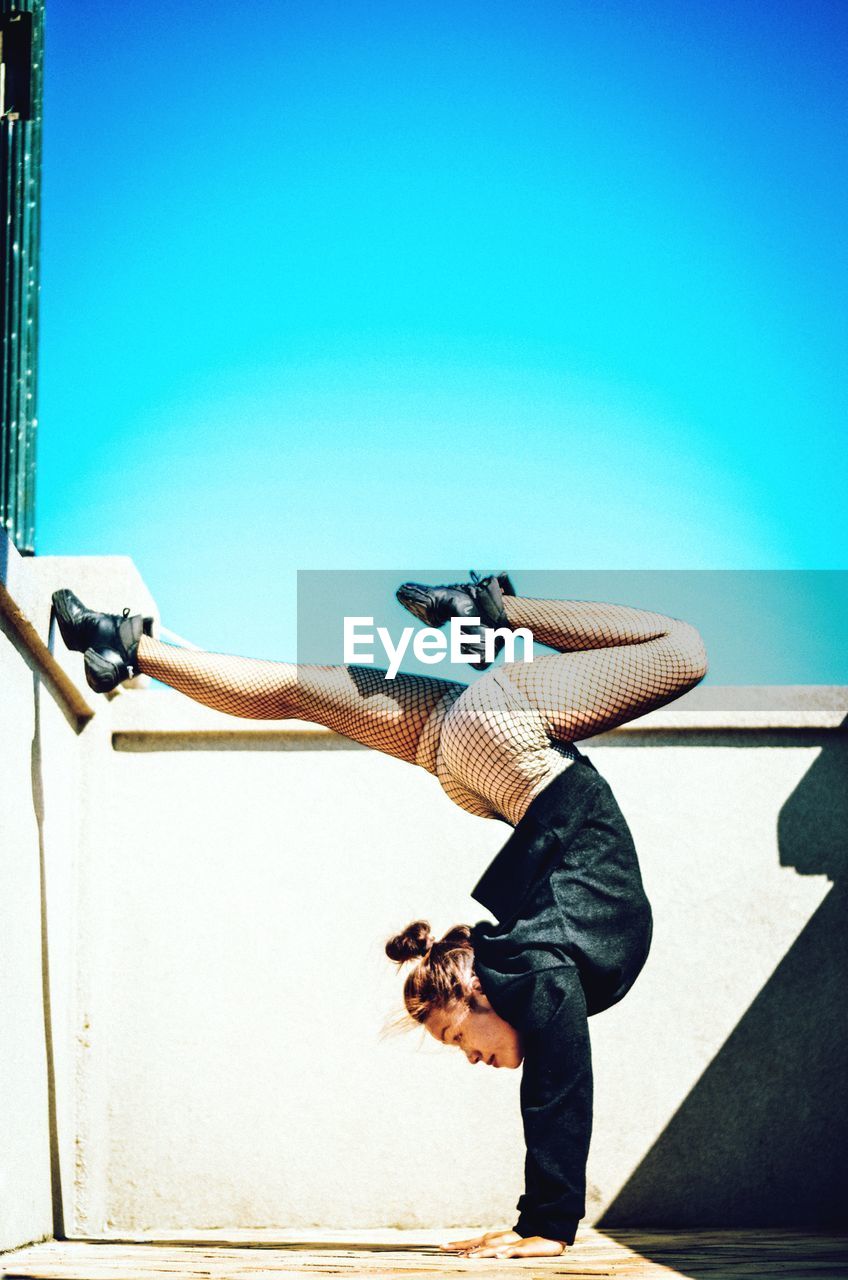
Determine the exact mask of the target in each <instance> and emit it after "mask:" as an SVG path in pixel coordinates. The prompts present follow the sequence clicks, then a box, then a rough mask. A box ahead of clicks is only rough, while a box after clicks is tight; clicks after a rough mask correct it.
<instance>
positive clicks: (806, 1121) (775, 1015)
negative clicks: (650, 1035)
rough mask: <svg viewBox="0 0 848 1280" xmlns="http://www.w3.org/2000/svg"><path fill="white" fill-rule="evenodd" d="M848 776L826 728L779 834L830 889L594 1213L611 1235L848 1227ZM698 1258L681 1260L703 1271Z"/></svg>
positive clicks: (793, 861) (847, 741)
mask: <svg viewBox="0 0 848 1280" xmlns="http://www.w3.org/2000/svg"><path fill="white" fill-rule="evenodd" d="M846 726H848V720H846V721H845V722H843V725H842V729H843V730H844V729H845V728H846ZM846 778H848V738H846V737H845V735H844V733H839V734H833V735H828V736H827V737H826V738H824V739H823V740H822V751H821V754H820V755H819V756H818V758H817V759H816V761H815V763H814V764H813V765H812V767H811V768H810V769H809V771H808V772H807V773H806V774H805V776H804V777H803V779H802V780H801V782H800V783H799V784H798V786H797V787H796V789H795V791H794V792H793V793H792V795H791V796H790V797H789V798H788V800H787V801H786V803H785V804H784V806H783V808H782V810H781V812H780V817H779V819H778V844H779V850H780V862H781V865H782V866H787V867H794V868H795V869H796V870H797V872H798V873H799V875H821V874H825V875H827V876H828V878H829V879H830V880H832V881H833V888H832V889H831V890H830V892H829V893H828V895H827V897H826V898H825V900H824V902H823V903H822V905H821V906H820V907H819V909H818V910H817V911H816V913H815V915H814V916H813V917H812V918H811V919H810V921H809V922H808V924H807V925H806V927H805V928H804V930H803V931H802V933H801V934H800V935H799V936H798V938H797V940H796V941H795V943H794V944H793V946H792V948H791V949H790V950H789V951H788V952H787V954H786V955H785V956H784V958H783V960H782V961H781V962H780V964H779V965H778V967H777V969H776V970H775V971H774V973H773V974H772V976H771V978H770V979H769V981H768V982H767V984H766V985H765V987H764V988H763V989H762V991H761V992H760V994H759V995H758V996H757V998H756V999H755V1000H754V1002H753V1003H752V1004H751V1006H750V1007H749V1008H748V1010H747V1011H746V1013H745V1014H744V1016H743V1018H742V1020H741V1021H740V1022H739V1024H738V1025H737V1026H736V1028H735V1029H734V1031H733V1032H732V1033H731V1035H730V1036H729V1037H728V1039H727V1040H726V1041H725V1043H724V1044H723V1045H722V1048H721V1049H720V1051H719V1053H718V1055H717V1056H716V1057H715V1058H714V1060H713V1061H712V1063H711V1064H710V1066H709V1067H708V1068H707V1070H706V1071H705V1072H704V1074H703V1075H702V1076H701V1078H700V1079H699V1080H698V1083H697V1084H696V1085H695V1087H694V1088H693V1090H692V1092H691V1093H690V1094H689V1096H688V1097H687V1098H686V1100H685V1101H684V1102H683V1104H682V1105H681V1107H680V1108H679V1110H678V1111H677V1112H676V1114H675V1115H674V1117H673V1118H672V1120H671V1121H670V1122H669V1124H668V1125H667V1127H666V1128H665V1130H664V1131H663V1132H662V1134H661V1135H660V1137H659V1138H658V1139H657V1141H656V1143H655V1144H654V1146H653V1147H652V1148H651V1150H650V1151H649V1152H648V1153H647V1155H646V1156H645V1158H644V1159H643V1160H642V1162H641V1164H640V1165H639V1167H638V1168H637V1169H636V1171H635V1172H634V1173H633V1175H632V1176H631V1177H630V1179H629V1180H628V1181H627V1183H626V1184H625V1185H624V1187H623V1188H622V1190H621V1191H620V1192H619V1194H618V1196H617V1197H616V1198H615V1200H614V1201H613V1203H612V1204H611V1205H610V1206H609V1208H608V1209H607V1211H606V1213H605V1214H604V1216H603V1218H602V1220H601V1221H600V1222H599V1223H598V1224H597V1225H598V1227H599V1229H600V1230H602V1231H604V1232H605V1233H606V1234H608V1235H610V1236H613V1237H615V1234H616V1232H615V1228H616V1227H626V1226H634V1225H639V1226H641V1227H643V1228H644V1226H645V1224H647V1223H650V1225H651V1226H652V1227H662V1226H674V1227H683V1226H696V1227H708V1226H716V1227H728V1228H729V1227H773V1226H778V1227H787V1228H789V1227H796V1228H805V1229H810V1228H815V1227H819V1228H831V1229H832V1228H842V1229H844V1228H845V1226H846V1224H847V1223H846V1220H848V1162H846V1160H845V1152H846V1150H848V1091H846V1089H845V1081H846V1079H848V1044H846V1041H848V1036H846V1031H848V999H846V993H848V912H846V905H847V904H846V898H848V892H846V890H848V885H846V880H848V787H846ZM740 1187H745V1188H746V1191H745V1194H744V1196H740V1195H739V1188H740ZM656 1205H663V1206H664V1211H663V1215H662V1219H661V1220H658V1219H657V1213H656V1208H655V1206H656ZM640 1252H645V1253H646V1254H648V1256H652V1255H650V1253H649V1251H647V1250H645V1249H643V1248H641V1246H640ZM664 1260H665V1261H666V1262H667V1261H668V1259H667V1258H664ZM702 1261H703V1262H704V1267H703V1268H701V1267H700V1266H699V1263H698V1262H695V1261H694V1260H693V1259H692V1257H691V1256H690V1257H689V1258H688V1259H687V1260H686V1264H685V1265H684V1266H683V1267H682V1268H681V1269H682V1270H683V1271H684V1273H685V1274H688V1275H691V1276H700V1275H702V1274H704V1275H705V1274H706V1272H707V1270H708V1269H710V1263H709V1261H708V1259H707V1258H706V1257H705V1258H704V1259H703V1260H702ZM712 1265H713V1266H714V1263H713V1264H712Z"/></svg>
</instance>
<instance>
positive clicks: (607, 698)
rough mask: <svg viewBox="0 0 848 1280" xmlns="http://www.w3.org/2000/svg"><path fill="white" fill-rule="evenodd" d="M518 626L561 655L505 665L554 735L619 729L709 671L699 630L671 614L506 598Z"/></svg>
mask: <svg viewBox="0 0 848 1280" xmlns="http://www.w3.org/2000/svg"><path fill="white" fill-rule="evenodd" d="M503 604H504V610H505V612H506V616H507V619H508V621H509V625H510V626H511V627H529V628H530V629H531V630H532V632H533V635H534V638H535V639H536V640H538V641H539V642H540V643H541V644H546V645H549V646H550V647H551V648H555V649H559V650H560V651H561V652H560V653H559V654H557V655H555V656H554V655H551V656H549V657H544V658H539V659H537V661H535V662H521V663H512V664H510V665H508V666H506V667H505V668H504V675H505V676H506V677H507V679H508V680H509V682H510V684H511V685H512V686H513V687H514V688H515V689H517V690H518V691H519V692H520V693H522V694H523V695H524V697H525V698H526V699H527V701H528V702H529V703H530V704H531V706H533V707H535V708H536V709H537V710H538V711H539V712H540V714H541V715H542V716H543V718H544V721H545V723H546V725H547V727H548V732H549V733H550V735H551V737H553V738H555V739H558V740H559V741H563V742H574V741H575V740H579V739H581V738H587V737H590V736H591V735H592V734H595V733H601V732H602V731H603V730H605V729H612V728H614V727H615V726H616V725H620V724H624V723H625V722H626V721H627V720H632V719H634V718H635V717H636V716H640V715H644V714H645V713H646V712H647V711H651V710H653V709H654V708H655V707H659V706H662V705H663V704H664V703H667V702H671V701H672V700H673V699H674V698H677V697H679V696H680V694H681V693H685V692H686V691H687V690H688V689H691V688H693V686H694V685H696V684H697V683H698V682H699V681H700V680H701V679H703V677H704V674H705V672H706V669H707V660H706V653H705V651H704V645H703V641H702V640H701V637H700V635H699V634H698V632H697V631H696V630H695V628H694V627H693V626H690V625H689V623H686V622H681V621H679V620H678V619H676V618H668V617H666V616H665V615H664V614H660V613H651V612H647V611H643V610H640V609H632V608H629V607H628V606H626V605H614V604H596V603H594V602H590V601H584V600H570V601H567V600H528V599H524V598H521V597H518V596H505V597H504V601H503Z"/></svg>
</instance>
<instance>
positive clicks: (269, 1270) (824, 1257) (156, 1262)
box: [0, 1228, 848, 1280]
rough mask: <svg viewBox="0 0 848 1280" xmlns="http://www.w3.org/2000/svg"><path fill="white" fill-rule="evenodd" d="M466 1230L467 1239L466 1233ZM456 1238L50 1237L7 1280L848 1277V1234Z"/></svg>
mask: <svg viewBox="0 0 848 1280" xmlns="http://www.w3.org/2000/svg"><path fill="white" fill-rule="evenodd" d="M461 1236H462V1233H460V1237H461ZM456 1238H457V1235H456V1232H448V1233H444V1232H438V1233H436V1232H432V1231H427V1232H418V1233H413V1232H379V1233H373V1232H372V1233H368V1232H346V1233H344V1234H340V1235H339V1236H338V1237H337V1238H335V1239H333V1240H326V1241H321V1242H320V1243H316V1241H315V1238H314V1236H313V1237H312V1238H311V1239H310V1238H309V1237H308V1236H306V1235H305V1234H302V1233H301V1234H296V1233H285V1234H278V1235H277V1236H276V1237H273V1236H270V1235H268V1234H262V1233H259V1234H255V1233H251V1235H250V1238H249V1239H246V1238H242V1237H241V1236H238V1237H237V1238H234V1237H233V1236H232V1235H228V1236H224V1235H217V1234H216V1235H214V1236H211V1237H210V1238H208V1239H203V1240H197V1239H178V1238H173V1237H170V1238H168V1239H152V1238H149V1237H146V1238H133V1239H132V1240H109V1241H82V1240H74V1241H63V1242H60V1241H49V1242H47V1243H44V1244H38V1245H31V1246H29V1247H28V1248H25V1249H18V1250H16V1251H14V1252H12V1253H7V1254H4V1255H0V1275H2V1276H4V1277H7V1280H167V1277H169V1276H186V1277H189V1278H190V1280H193V1278H195V1277H196V1278H197V1280H262V1278H265V1280H280V1278H281V1277H288V1276H292V1277H295V1276H297V1277H300V1280H303V1277H304V1276H307V1275H313V1276H322V1275H323V1276H366V1277H376V1276H382V1277H407V1276H433V1275H444V1276H465V1275H471V1274H474V1275H485V1276H486V1277H488V1278H490V1280H497V1278H498V1277H507V1276H518V1275H521V1276H525V1277H527V1280H530V1277H533V1276H537V1277H545V1280H547V1278H548V1277H551V1278H552V1277H555V1276H569V1277H571V1280H580V1277H584V1276H585V1277H594V1276H610V1277H614V1278H615V1280H660V1278H662V1280H674V1277H675V1276H682V1277H691V1278H692V1280H700V1277H704V1280H772V1277H774V1278H775V1280H776V1278H777V1277H779V1278H780V1280H818V1277H821V1278H822V1280H825V1277H826V1278H827V1280H832V1277H836V1276H840V1277H848V1236H834V1235H825V1234H821V1235H800V1234H798V1233H796V1232H782V1231H699V1232H673V1233H662V1234H660V1233H656V1234H652V1233H648V1232H644V1231H616V1232H615V1234H614V1236H613V1235H608V1234H604V1233H602V1232H600V1231H595V1230H592V1229H591V1228H585V1229H584V1230H582V1231H581V1233H580V1235H579V1236H578V1239H577V1241H576V1243H575V1244H574V1245H573V1246H572V1248H571V1249H569V1250H568V1252H567V1253H565V1254H564V1255H563V1256H562V1257H559V1258H526V1259H521V1260H513V1261H509V1262H500V1261H495V1260H491V1259H483V1258H479V1259H477V1258H474V1259H472V1258H457V1257H453V1256H450V1255H446V1254H443V1253H440V1252H439V1250H438V1243H439V1241H441V1240H444V1239H456Z"/></svg>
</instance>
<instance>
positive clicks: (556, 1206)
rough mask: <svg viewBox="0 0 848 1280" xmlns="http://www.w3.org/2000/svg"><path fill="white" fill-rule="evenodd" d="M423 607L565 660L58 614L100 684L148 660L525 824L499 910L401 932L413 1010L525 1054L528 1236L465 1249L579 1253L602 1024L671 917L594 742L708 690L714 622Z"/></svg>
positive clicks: (177, 682) (472, 1039) (551, 603)
mask: <svg viewBox="0 0 848 1280" xmlns="http://www.w3.org/2000/svg"><path fill="white" fill-rule="evenodd" d="M397 594H398V599H399V600H400V601H401V602H402V603H403V604H404V605H405V606H406V607H407V608H408V609H409V610H410V611H411V612H412V613H414V614H415V616H416V617H418V618H419V619H421V620H422V621H425V622H427V623H428V624H429V625H431V626H441V625H443V624H444V623H445V622H446V621H447V620H448V619H449V618H452V617H463V618H468V617H474V618H479V619H480V627H479V632H478V636H479V642H478V644H477V645H476V648H475V652H476V653H477V654H478V660H477V662H476V663H475V665H478V666H480V667H483V666H485V665H486V664H485V663H484V662H483V661H482V653H483V637H484V631H485V629H486V628H487V627H493V628H498V629H500V628H511V629H516V628H519V627H522V628H529V629H530V631H531V632H532V634H533V637H534V639H535V640H536V641H537V642H539V643H540V644H543V645H546V646H548V647H550V648H552V649H555V650H558V652H557V653H554V654H551V655H549V656H546V657H542V658H539V659H537V660H536V661H533V662H514V663H509V664H505V665H503V666H501V667H496V668H494V669H493V670H491V671H488V672H487V674H486V675H484V676H482V677H481V678H480V679H479V680H477V681H476V682H475V683H474V684H472V685H470V686H466V685H463V684H460V683H457V682H454V681H448V680H439V679H433V678H427V677H421V676H413V675H404V674H399V675H398V676H396V677H395V678H394V679H393V680H388V679H386V678H385V672H383V671H380V670H378V669H376V668H374V667H371V666H361V667H360V666H316V665H304V664H300V665H295V664H289V663H278V662H268V661H260V660H256V659H251V658H239V657H231V656H227V655H221V654H212V653H203V652H198V651H195V650H187V649H182V648H176V647H174V646H172V645H167V644H162V643H160V642H159V641H158V640H156V639H154V638H153V636H152V635H151V634H150V632H151V629H152V628H151V625H150V622H149V620H148V619H143V618H142V617H140V616H138V615H136V616H130V615H129V611H128V610H125V613H124V616H123V617H120V616H117V615H111V614H103V613H96V612H94V611H92V610H89V609H87V608H85V606H84V605H82V604H81V602H80V601H79V600H78V599H77V598H76V596H75V595H73V593H72V592H70V591H68V590H62V591H58V592H56V593H55V595H54V597H53V600H54V607H55V611H56V616H57V620H58V623H59V628H60V630H61V633H62V637H63V639H64V641H65V643H66V644H67V645H68V647H69V648H71V649H76V650H78V651H80V652H84V653H85V669H86V677H87V679H88V682H89V684H90V685H91V687H92V688H93V689H95V690H96V691H97V692H108V691H109V690H111V689H113V688H115V687H116V686H117V685H118V684H119V683H120V682H121V681H122V680H125V679H127V678H128V676H131V675H133V674H135V673H136V672H143V673H145V674H147V675H150V676H153V677H155V678H156V679H157V680H161V681H163V682H164V683H165V684H168V685H170V686H171V687H172V688H174V689H177V690H179V691H180V692H182V693H184V694H186V695H187V696H188V697H190V698H193V699H195V700H196V701H198V702H201V703H203V704H204V705H205V706H208V707H212V708H215V709H216V710H219V711H224V712H228V713H229V714H231V715H237V716H246V717H248V718H251V719H274V720H276V719H284V718H296V719H304V720H310V721H313V722H315V723H317V724H321V725H324V726H325V727H327V728H328V729H332V730H334V731H335V732H337V733H340V734H343V735H344V736H346V737H349V738H352V739H354V740H355V741H357V742H360V743H363V744H365V745H366V746H369V747H375V748H376V749H377V750H380V751H384V752H386V753H388V754H389V755H392V756H396V757H398V758H399V759H402V760H407V761H409V762H410V763H414V764H418V765H421V766H422V768H424V769H427V770H428V771H429V772H430V773H432V774H435V776H436V777H437V778H438V780H439V782H440V783H441V785H442V787H443V789H444V790H445V791H446V793H447V794H448V796H449V797H450V799H451V800H453V801H454V802H455V803H456V804H457V805H459V806H460V807H461V808H463V809H466V810H468V811H469V812H470V813H473V814H477V815H479V816H481V817H486V818H499V819H502V820H503V821H505V822H507V823H509V824H510V825H511V826H513V827H514V830H513V832H512V834H511V835H510V837H509V839H508V840H507V842H506V844H505V845H504V846H503V848H502V849H501V850H500V851H499V853H498V854H497V855H496V857H495V858H494V860H493V862H492V863H491V865H490V866H489V867H488V869H487V870H486V872H485V873H484V875H483V876H482V878H481V879H480V881H479V883H478V884H477V885H476V887H475V889H474V890H473V896H474V898H475V899H476V900H477V901H478V902H480V903H481V904H482V905H483V906H485V907H486V908H487V909H488V910H489V911H491V913H492V914H493V916H494V917H495V919H496V920H497V922H498V923H497V924H493V923H491V922H487V921H484V922H481V923H479V924H477V925H475V926H474V927H473V928H471V927H469V926H467V925H459V926H456V927H455V928H453V929H451V930H450V931H449V932H448V933H447V934H446V935H445V936H444V937H443V938H442V939H441V940H439V941H436V940H435V939H434V938H433V937H432V936H431V935H430V932H429V925H428V924H427V923H426V922H425V921H421V920H419V921H416V922H414V923H413V924H411V925H409V926H408V927H407V928H406V929H405V930H404V931H403V933H401V934H398V935H397V936H396V937H394V938H392V939H391V940H390V941H389V942H388V943H387V945H386V951H387V954H388V955H389V956H390V957H391V958H392V959H394V960H396V961H398V962H399V963H404V962H406V961H415V962H416V963H415V967H414V968H413V969H412V971H411V972H410V973H409V975H408V976H407V978H406V981H405V984H404V1002H405V1005H406V1010H407V1012H408V1014H409V1015H410V1017H411V1018H412V1019H414V1020H415V1021H416V1022H418V1023H422V1024H423V1025H424V1026H425V1027H426V1029H427V1031H428V1032H429V1033H430V1034H431V1035H433V1036H434V1037H435V1038H436V1039H437V1040H439V1041H441V1042H442V1043H444V1044H447V1045H454V1046H457V1047H458V1048H459V1049H460V1050H462V1052H464V1053H465V1055H466V1057H467V1058H468V1060H469V1062H471V1063H477V1062H485V1063H487V1064H488V1065H490V1066H494V1067H518V1066H520V1065H521V1064H522V1063H523V1074H522V1081H521V1110H522V1118H523V1122H524V1134H525V1141H526V1148H527V1153H526V1162H525V1189H524V1193H523V1195H522V1196H521V1198H520V1199H519V1202H518V1209H519V1218H518V1221H517V1222H516V1224H515V1227H514V1229H513V1230H512V1231H496V1232H489V1233H487V1234H486V1235H483V1236H480V1237H476V1238H474V1239H472V1240H464V1241H458V1242H456V1243H455V1244H453V1245H448V1246H447V1248H448V1249H451V1250H454V1251H456V1252H461V1253H464V1254H468V1255H472V1256H480V1257H500V1258H505V1257H533V1256H544V1255H552V1254H558V1253H561V1252H562V1251H563V1250H564V1249H565V1247H566V1245H568V1244H571V1243H572V1242H573V1240H574V1236H575V1232H576V1229H577V1224H578V1222H579V1220H580V1218H581V1217H582V1216H583V1213H584V1211H585V1172H586V1158H587V1154H588V1149H589V1138H590V1133H591V1123H592V1070H591V1058H590V1047H589V1035H588V1027H587V1022H586V1019H587V1016H589V1015H591V1014H594V1013H598V1012H600V1011H601V1010H603V1009H607V1008H609V1007H610V1005H612V1004H614V1003H616V1001H618V1000H620V999H621V998H622V996H624V995H625V994H626V992H627V991H628V990H629V989H630V987H631V986H632V984H633V982H634V981H635V979H636V977H637V975H638V973H639V971H640V970H641V968H642V966H643V964H644V963H645V960H646V958H647V954H648V948H649V945H650V938H651V911H650V906H649V904H648V900H647V898H646V896H645V893H644V890H643V887H642V880H641V876H640V872H639V864H638V861H637V857H636V850H635V848H634V845H633V840H632V837H631V835H630V832H629V830H628V827H627V824H626V822H625V820H624V817H623V815H622V813H621V810H620V809H619V807H618V805H617V803H616V801H615V799H614V797H613V795H612V792H611V790H610V788H609V786H608V784H607V783H606V782H605V781H604V779H603V778H602V777H601V776H600V775H599V774H598V773H597V771H596V770H595V768H594V766H592V765H591V764H590V762H589V761H588V760H587V759H586V758H585V757H584V756H582V755H581V753H580V752H579V751H578V750H577V748H576V747H575V746H574V743H575V741H579V740H581V739H584V738H588V737H590V736H592V735H594V734H597V733H601V732H602V731H604V730H606V729H612V728H615V727H616V726H617V725H620V724H623V723H625V722H626V721H628V720H631V719H633V718H635V717H636V716H640V715H643V714H644V713H645V712H647V711H650V710H652V709H653V708H655V707H658V706H661V705H663V704H664V703H667V702H670V701H671V700H672V699H674V698H676V697H678V696H679V695H680V694H682V693H684V692H686V690H688V689H691V688H692V687H693V686H694V685H696V684H697V683H698V681H699V680H701V679H702V678H703V676H704V673H705V671H706V658H705V654H704V647H703V644H702V641H701V638H700V636H699V634H698V632H697V631H696V630H695V629H694V627H692V626H690V625H689V624H687V623H685V622H681V621H678V620H677V619H673V618H668V617H665V616H664V615H662V614H658V613H651V612H645V611H642V610H638V609H632V608H629V607H627V606H623V605H609V604H596V603H587V602H584V601H561V600H533V599H524V598H520V597H518V596H516V595H515V594H514V592H513V587H512V584H511V582H510V580H509V578H508V577H506V575H500V576H498V577H490V578H486V579H483V580H482V581H480V580H477V579H476V578H474V579H473V580H472V581H471V582H469V583H463V584H454V585H452V586H446V587H427V586H422V585H420V584H417V583H405V584H404V585H403V586H402V587H401V588H400V589H399V591H398V593H397Z"/></svg>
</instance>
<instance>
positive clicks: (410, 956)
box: [386, 920, 433, 964]
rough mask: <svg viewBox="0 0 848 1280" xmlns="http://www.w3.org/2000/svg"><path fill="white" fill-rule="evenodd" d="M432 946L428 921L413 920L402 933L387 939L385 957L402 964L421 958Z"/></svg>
mask: <svg viewBox="0 0 848 1280" xmlns="http://www.w3.org/2000/svg"><path fill="white" fill-rule="evenodd" d="M432 944H433V935H432V933H431V932H430V923H429V921H428V920H413V922H412V924H408V925H407V926H406V928H405V929H404V931H403V933H397V934H395V936H394V937H393V938H389V940H388V942H387V943H386V955H387V956H388V957H389V959H390V960H397V962H398V964H403V963H404V961H406V960H414V959H415V958H416V957H417V956H423V955H424V953H425V952H426V951H428V950H429V948H430V947H431V946H432Z"/></svg>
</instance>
